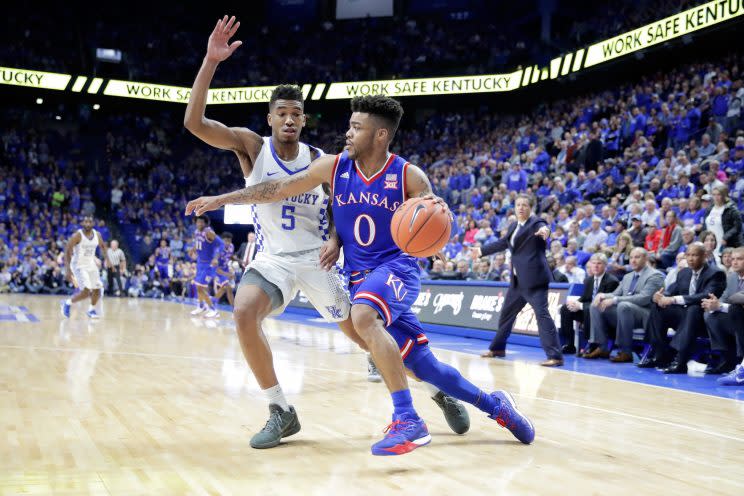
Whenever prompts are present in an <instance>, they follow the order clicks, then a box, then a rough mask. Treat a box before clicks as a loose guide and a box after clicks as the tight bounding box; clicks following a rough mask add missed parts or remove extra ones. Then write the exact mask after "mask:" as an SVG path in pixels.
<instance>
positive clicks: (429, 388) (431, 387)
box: [422, 382, 440, 398]
mask: <svg viewBox="0 0 744 496" xmlns="http://www.w3.org/2000/svg"><path fill="white" fill-rule="evenodd" d="M422 384H423V385H424V388H425V389H426V390H427V391H429V396H431V397H432V398H433V397H434V396H436V395H437V393H439V391H440V389H439V388H438V387H436V386H435V385H434V384H429V383H428V382H422Z"/></svg>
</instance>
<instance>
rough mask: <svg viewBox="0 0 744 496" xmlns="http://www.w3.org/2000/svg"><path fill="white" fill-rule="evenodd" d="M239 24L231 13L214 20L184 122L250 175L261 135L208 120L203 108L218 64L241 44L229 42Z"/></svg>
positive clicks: (259, 147) (260, 143) (197, 135)
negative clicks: (237, 159)
mask: <svg viewBox="0 0 744 496" xmlns="http://www.w3.org/2000/svg"><path fill="white" fill-rule="evenodd" d="M238 27H240V22H235V17H234V16H233V17H232V18H230V20H228V19H227V16H225V17H224V18H222V19H220V20H218V21H217V25H216V26H215V28H214V31H212V34H211V35H210V36H209V42H208V43H207V55H206V56H205V57H204V62H202V66H201V68H200V69H199V73H198V74H197V75H196V80H195V81H194V86H193V87H192V88H191V95H190V96H189V103H188V105H187V106H186V115H185V116H184V119H183V125H184V126H185V127H186V129H188V130H189V131H191V133H192V134H193V135H194V136H196V137H197V138H199V139H201V140H202V141H204V142H205V143H207V144H210V145H212V146H214V147H216V148H221V149H223V150H232V151H234V152H235V153H237V154H238V155H239V156H240V157H241V159H245V160H241V167H243V172H244V174H245V175H249V174H250V172H251V171H250V170H245V168H246V167H247V168H250V164H251V163H252V162H253V160H254V159H255V158H256V156H257V155H258V152H259V150H260V149H261V145H262V144H263V140H262V139H261V136H259V135H258V134H256V133H254V132H253V131H251V130H249V129H247V128H243V127H227V126H225V125H224V124H222V123H221V122H218V121H215V120H212V119H207V118H206V117H205V115H204V111H205V109H206V106H207V95H208V92H209V84H210V83H211V82H212V78H213V77H214V73H215V71H216V70H217V65H218V64H219V63H220V62H222V61H223V60H226V59H227V58H228V57H230V55H232V54H233V52H234V51H235V50H236V49H237V48H238V47H239V46H240V45H241V44H242V42H241V41H233V42H232V43H230V44H229V45H228V41H229V40H230V38H231V37H232V36H233V35H234V34H235V32H236V31H237V30H238Z"/></svg>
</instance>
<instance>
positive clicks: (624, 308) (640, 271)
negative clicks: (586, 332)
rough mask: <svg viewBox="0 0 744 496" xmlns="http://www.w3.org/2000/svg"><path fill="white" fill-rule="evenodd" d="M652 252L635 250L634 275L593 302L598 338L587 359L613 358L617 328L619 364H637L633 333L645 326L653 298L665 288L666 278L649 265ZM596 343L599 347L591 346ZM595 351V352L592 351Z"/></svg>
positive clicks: (631, 263)
mask: <svg viewBox="0 0 744 496" xmlns="http://www.w3.org/2000/svg"><path fill="white" fill-rule="evenodd" d="M648 256H649V254H648V252H647V251H646V250H644V249H643V248H634V249H633V251H632V252H631V254H630V265H631V268H632V269H633V271H632V272H630V273H628V274H626V275H625V276H624V277H623V279H622V281H621V282H620V285H619V286H618V287H617V288H615V290H614V291H612V292H610V293H599V294H598V295H597V297H596V298H595V299H594V301H593V302H592V306H591V308H590V310H589V311H590V319H591V326H592V331H593V333H594V338H593V340H592V341H591V342H590V349H589V351H588V352H587V353H585V354H584V355H583V357H584V358H589V359H594V358H609V357H610V350H609V348H608V346H607V345H608V339H609V330H610V329H611V328H613V327H614V328H615V333H616V336H617V346H618V348H619V352H618V354H617V355H616V356H615V357H613V358H612V361H613V362H615V363H626V362H632V361H633V353H632V352H633V330H634V329H636V328H638V327H643V325H644V324H645V321H646V319H647V318H648V315H649V313H650V309H651V304H652V301H651V298H652V297H653V295H654V293H655V292H656V291H658V290H659V288H661V287H662V284H663V283H664V276H663V275H662V274H661V272H659V271H657V270H655V269H654V268H652V267H651V266H650V265H649V263H648ZM592 344H594V345H595V346H593V347H592V346H591V345H592ZM592 348H593V349H592Z"/></svg>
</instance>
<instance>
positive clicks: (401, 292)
mask: <svg viewBox="0 0 744 496" xmlns="http://www.w3.org/2000/svg"><path fill="white" fill-rule="evenodd" d="M351 111H352V115H351V118H350V119H349V130H348V131H347V133H346V147H345V148H344V152H343V153H341V154H340V155H336V156H335V157H334V156H323V157H320V158H319V159H317V160H315V161H314V162H313V163H312V164H311V165H310V167H309V168H308V169H307V170H305V171H303V172H301V173H298V174H295V175H294V176H292V177H288V178H285V179H281V180H275V181H268V182H264V183H262V184H258V185H254V186H251V187H248V188H245V189H242V190H238V191H234V192H232V193H227V194H224V195H220V196H213V197H202V198H198V199H196V200H193V201H191V202H189V203H188V205H187V206H186V214H187V215H188V214H190V213H191V212H196V213H197V215H201V214H203V213H204V212H207V211H210V210H215V209H217V208H220V207H221V206H223V205H226V204H228V203H230V204H241V203H264V202H275V201H278V200H281V199H282V198H286V197H288V196H293V195H297V194H300V193H301V192H303V191H307V190H310V189H312V188H315V187H317V186H318V185H320V184H322V183H327V184H330V186H331V194H332V208H333V212H334V218H335V221H336V230H337V232H338V237H339V239H340V242H341V243H342V244H343V249H344V270H345V271H346V272H348V273H349V277H350V282H349V291H350V293H351V297H352V308H351V318H352V320H353V323H354V329H355V330H356V331H357V332H358V333H359V335H360V336H361V337H362V339H364V341H365V342H366V343H367V344H368V345H369V347H370V349H372V350H374V351H377V353H376V354H375V355H374V357H375V361H376V362H377V365H378V367H379V368H380V370H381V371H382V372H383V375H384V377H385V380H386V383H387V385H388V388H389V389H390V391H391V393H392V396H393V404H394V406H395V411H394V413H393V422H392V423H391V424H390V425H389V426H388V429H387V436H386V437H385V438H384V439H383V440H381V441H379V442H378V443H376V444H374V445H373V446H372V453H373V454H375V455H398V454H402V453H407V452H409V451H411V450H413V449H416V448H417V447H419V446H422V445H424V444H427V443H429V442H430V440H431V437H430V436H429V433H428V430H427V428H426V425H425V424H424V422H423V420H421V419H420V418H419V416H418V415H417V414H416V411H415V410H414V408H413V405H412V403H411V396H410V393H409V391H408V387H407V382H406V378H405V375H404V373H403V367H402V363H401V357H402V359H403V361H404V362H405V365H406V366H407V367H408V369H410V370H411V371H412V372H413V373H414V374H415V375H416V376H417V377H418V378H420V379H422V380H424V381H426V382H429V383H431V384H434V385H435V386H437V387H438V388H439V389H441V390H442V391H444V392H445V393H447V394H449V395H451V396H454V397H455V398H459V399H462V400H464V401H467V402H468V403H470V404H472V405H474V406H475V407H477V408H479V409H480V410H482V411H484V412H486V413H487V414H488V416H489V417H490V418H492V419H494V420H496V421H497V422H498V423H499V424H500V425H501V426H503V427H506V428H508V429H509V430H510V431H511V432H512V434H513V435H514V436H515V437H516V438H517V439H519V440H520V441H521V442H523V443H526V444H529V443H531V442H532V440H533V439H534V436H535V430H534V428H533V426H532V424H531V423H530V421H529V420H528V419H527V417H525V416H524V415H523V414H522V413H520V412H519V410H517V408H516V405H515V404H514V400H513V399H512V397H511V395H509V394H508V393H506V392H505V391H496V392H493V393H491V394H488V393H486V392H484V391H481V390H480V389H478V388H477V387H476V386H475V385H473V384H472V383H470V382H469V381H467V380H466V379H465V378H463V377H462V375H461V374H460V373H459V372H458V371H457V370H455V369H454V368H452V367H450V366H449V365H446V364H443V363H441V362H439V361H438V360H437V359H436V357H435V356H434V355H433V354H432V352H431V351H430V349H429V346H428V344H427V343H428V340H427V338H426V336H425V335H424V333H423V330H422V328H421V324H420V323H419V322H418V319H417V318H416V316H415V315H414V314H413V312H412V311H411V309H410V308H411V305H412V304H413V302H414V301H415V300H416V297H417V296H418V293H419V290H420V281H419V269H418V267H417V264H416V259H415V258H413V257H411V256H409V255H406V254H405V253H403V252H402V251H401V250H400V249H399V248H398V247H397V246H396V244H395V243H394V242H393V240H392V238H391V234H390V223H391V219H392V216H393V213H394V212H395V210H396V209H397V208H398V206H400V205H401V204H402V203H403V202H404V201H405V200H406V199H408V198H411V197H420V196H423V197H426V196H432V190H431V185H430V183H429V180H428V178H427V177H426V175H425V174H424V172H423V171H422V170H421V169H419V168H418V167H416V166H415V165H412V164H409V163H408V162H407V161H406V160H405V159H403V158H401V157H398V156H396V155H395V154H391V153H390V151H389V148H390V142H391V141H392V139H393V136H394V135H395V132H396V130H397V128H398V125H399V123H400V119H401V117H402V115H403V108H402V107H401V105H400V103H398V102H397V101H396V100H393V99H392V98H388V97H385V96H366V97H357V98H354V99H353V100H352V101H351ZM432 197H433V196H432ZM437 201H438V202H439V203H441V204H442V208H446V206H445V205H444V202H443V201H442V200H441V199H437ZM390 340H393V343H394V345H397V346H396V348H397V349H398V350H399V352H398V353H395V354H389V353H387V349H388V348H386V347H385V346H384V345H382V343H387V342H389V341H390Z"/></svg>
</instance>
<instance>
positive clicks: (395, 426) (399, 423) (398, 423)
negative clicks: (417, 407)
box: [382, 420, 413, 437]
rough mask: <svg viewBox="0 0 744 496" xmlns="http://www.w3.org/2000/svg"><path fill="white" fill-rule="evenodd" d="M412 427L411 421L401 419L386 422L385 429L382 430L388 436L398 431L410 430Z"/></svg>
mask: <svg viewBox="0 0 744 496" xmlns="http://www.w3.org/2000/svg"><path fill="white" fill-rule="evenodd" d="M412 427H413V422H408V421H403V420H393V421H392V422H391V423H390V424H388V426H387V427H385V429H383V431H382V432H384V433H387V436H385V437H390V436H394V435H396V434H398V433H399V432H403V431H407V430H410V429H411V428H412Z"/></svg>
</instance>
